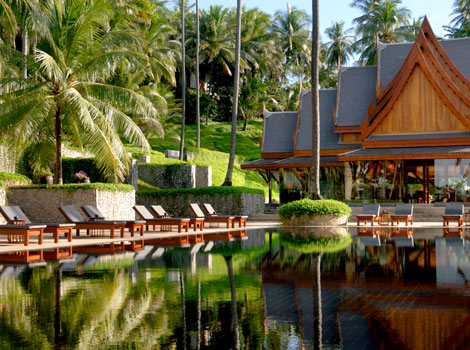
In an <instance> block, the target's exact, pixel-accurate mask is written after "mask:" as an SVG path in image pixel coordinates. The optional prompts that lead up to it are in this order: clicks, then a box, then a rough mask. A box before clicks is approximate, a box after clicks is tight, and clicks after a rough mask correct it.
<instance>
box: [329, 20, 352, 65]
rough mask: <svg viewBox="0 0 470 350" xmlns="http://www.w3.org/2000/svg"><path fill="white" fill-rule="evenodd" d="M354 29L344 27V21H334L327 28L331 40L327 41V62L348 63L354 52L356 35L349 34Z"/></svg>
mask: <svg viewBox="0 0 470 350" xmlns="http://www.w3.org/2000/svg"><path fill="white" fill-rule="evenodd" d="M351 32H352V29H345V28H344V21H339V22H333V23H332V24H331V26H330V27H328V28H326V29H325V34H326V36H327V37H328V39H329V41H328V42H327V43H326V47H327V48H326V62H327V64H328V65H329V66H335V65H336V66H337V67H338V71H339V68H340V67H341V64H346V63H347V62H348V60H349V58H351V56H352V54H353V51H354V50H353V47H352V45H353V43H354V39H355V38H354V36H353V35H349V34H350V33H351Z"/></svg>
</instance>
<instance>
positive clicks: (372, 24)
mask: <svg viewBox="0 0 470 350" xmlns="http://www.w3.org/2000/svg"><path fill="white" fill-rule="evenodd" d="M400 5H401V0H354V1H353V2H352V3H351V7H354V8H357V9H359V10H360V11H362V12H363V14H362V15H361V16H359V17H356V18H355V19H354V20H353V23H354V24H356V37H357V38H358V39H357V41H356V42H355V44H354V47H355V49H356V51H357V52H358V53H360V56H359V60H358V61H359V63H360V64H362V65H375V64H376V63H377V43H376V41H377V39H378V40H379V41H380V42H383V43H393V42H401V41H403V40H404V37H403V34H402V33H401V32H400V30H399V29H400V27H402V26H406V25H408V19H409V17H410V11H409V10H408V9H407V8H405V7H400Z"/></svg>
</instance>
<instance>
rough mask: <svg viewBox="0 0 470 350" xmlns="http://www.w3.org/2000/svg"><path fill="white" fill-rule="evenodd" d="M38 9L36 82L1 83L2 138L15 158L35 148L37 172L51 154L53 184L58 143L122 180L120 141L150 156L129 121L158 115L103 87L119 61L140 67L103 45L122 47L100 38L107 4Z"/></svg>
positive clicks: (124, 92)
mask: <svg viewBox="0 0 470 350" xmlns="http://www.w3.org/2000/svg"><path fill="white" fill-rule="evenodd" d="M42 6H44V10H43V11H42V15H43V16H44V17H43V18H42V20H44V23H46V24H47V25H45V26H44V27H43V30H44V33H43V35H44V38H46V39H47V40H45V41H44V42H42V43H41V45H40V46H38V50H37V64H38V70H37V71H38V80H37V81H36V80H34V79H31V78H28V79H2V80H0V93H1V94H2V95H3V96H2V98H3V100H4V103H3V104H1V105H0V115H2V118H1V120H0V130H2V132H3V133H4V135H7V136H10V137H9V138H8V142H9V143H10V145H11V146H12V147H14V148H15V150H16V151H17V152H19V153H21V152H23V151H24V150H25V149H26V148H28V147H33V148H34V153H33V155H32V162H33V169H35V170H37V169H40V168H41V167H45V166H47V164H48V163H49V162H51V161H53V159H51V155H54V153H55V162H56V183H58V184H60V183H62V149H61V146H62V138H63V136H66V138H67V139H68V140H69V141H70V142H72V144H73V145H74V146H76V147H79V148H82V147H83V145H90V150H91V151H92V152H94V153H95V155H96V162H97V164H98V166H99V168H100V169H101V170H102V171H103V172H106V173H114V174H115V175H116V176H117V177H118V178H119V179H123V178H124V175H125V174H126V171H127V169H128V164H129V159H128V156H127V152H126V150H125V148H124V145H123V144H122V141H121V139H120V136H123V137H124V138H125V139H127V140H129V141H130V142H132V143H134V144H136V145H138V146H141V147H142V148H143V149H144V151H146V152H148V151H149V149H150V147H149V144H148V142H147V140H146V138H145V136H144V135H143V133H142V131H141V130H140V128H139V127H138V126H137V125H136V124H135V122H134V121H133V120H132V117H133V116H136V117H143V118H149V117H150V118H151V117H153V118H156V116H157V111H156V109H155V108H154V106H153V105H152V104H151V103H150V102H149V101H148V100H147V99H145V98H144V97H142V96H141V95H139V94H137V93H135V92H133V91H131V90H129V89H125V88H121V87H118V86H115V85H112V84H108V83H106V82H105V81H106V79H108V78H109V77H110V76H112V74H113V73H114V67H115V66H116V63H117V62H118V61H122V60H124V61H126V62H127V63H128V64H129V65H131V64H133V63H135V64H138V62H137V60H136V59H135V56H134V55H133V54H132V53H130V52H127V51H126V50H123V49H116V47H117V46H113V47H111V46H110V47H106V46H104V45H103V42H105V41H106V40H108V39H110V38H111V37H113V36H114V35H116V37H115V40H116V41H117V42H119V35H118V34H117V33H112V32H108V33H106V34H103V33H102V32H101V30H102V28H103V27H105V26H106V25H107V23H108V22H109V19H110V18H111V16H112V10H111V8H110V6H109V4H107V3H106V2H105V1H99V0H98V1H94V2H89V1H86V0H66V1H65V3H64V0H49V1H44V2H43V3H42ZM98 33H102V34H101V35H98ZM90 38H92V40H90ZM110 40H111V39H110ZM54 141H55V142H54ZM54 148H55V152H54Z"/></svg>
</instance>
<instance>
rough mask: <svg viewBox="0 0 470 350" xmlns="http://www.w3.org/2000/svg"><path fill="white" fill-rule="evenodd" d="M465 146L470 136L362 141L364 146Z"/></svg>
mask: <svg viewBox="0 0 470 350" xmlns="http://www.w3.org/2000/svg"><path fill="white" fill-rule="evenodd" d="M436 144H438V145H439V146H466V145H470V138H468V137H456V138H441V139H419V136H417V138H416V139H414V140H380V141H378V140H373V141H367V140H364V141H362V147H364V148H392V147H432V146H436Z"/></svg>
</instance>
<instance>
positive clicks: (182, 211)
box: [136, 193, 264, 217]
mask: <svg viewBox="0 0 470 350" xmlns="http://www.w3.org/2000/svg"><path fill="white" fill-rule="evenodd" d="M136 203H137V204H143V205H153V204H160V205H162V206H163V208H165V209H166V211H167V212H168V213H170V214H172V215H175V216H183V217H188V216H190V213H189V209H188V205H189V204H190V203H198V204H199V205H200V206H202V204H203V203H211V204H212V206H213V207H214V209H215V210H216V211H217V212H219V213H221V214H231V215H250V214H258V213H263V212H264V195H263V194H256V193H241V194H230V195H221V194H213V195H209V194H203V195H194V194H179V195H175V196H167V197H158V198H157V197H151V196H139V195H136ZM201 209H202V208H201Z"/></svg>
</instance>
